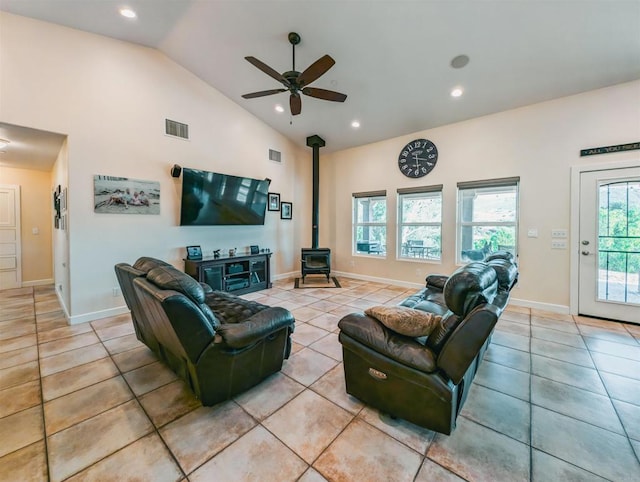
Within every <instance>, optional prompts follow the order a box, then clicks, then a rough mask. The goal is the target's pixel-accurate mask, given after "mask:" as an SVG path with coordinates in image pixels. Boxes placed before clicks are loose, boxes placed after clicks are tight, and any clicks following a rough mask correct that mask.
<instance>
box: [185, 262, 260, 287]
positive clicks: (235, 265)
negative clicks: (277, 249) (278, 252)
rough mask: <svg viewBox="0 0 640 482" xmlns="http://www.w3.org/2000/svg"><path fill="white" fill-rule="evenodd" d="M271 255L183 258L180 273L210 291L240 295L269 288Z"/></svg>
mask: <svg viewBox="0 0 640 482" xmlns="http://www.w3.org/2000/svg"><path fill="white" fill-rule="evenodd" d="M271 254H272V253H259V254H250V255H246V256H242V255H239V256H220V257H219V258H214V257H210V258H202V259H199V260H195V259H185V260H184V271H185V273H187V274H188V275H190V276H192V277H193V278H195V279H196V280H198V281H201V282H203V283H207V284H208V285H209V286H211V288H213V289H214V290H220V291H228V292H230V293H233V294H236V295H241V294H243V293H250V292H252V291H259V290H264V289H266V288H271V286H272V284H271Z"/></svg>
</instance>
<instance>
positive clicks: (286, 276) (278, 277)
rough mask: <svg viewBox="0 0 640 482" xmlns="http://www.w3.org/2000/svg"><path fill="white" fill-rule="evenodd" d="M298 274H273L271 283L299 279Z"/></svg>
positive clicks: (294, 272)
mask: <svg viewBox="0 0 640 482" xmlns="http://www.w3.org/2000/svg"><path fill="white" fill-rule="evenodd" d="M299 276H300V273H299V272H298V271H290V272H289V273H280V274H274V275H273V277H272V281H279V280H281V279H289V278H296V277H299Z"/></svg>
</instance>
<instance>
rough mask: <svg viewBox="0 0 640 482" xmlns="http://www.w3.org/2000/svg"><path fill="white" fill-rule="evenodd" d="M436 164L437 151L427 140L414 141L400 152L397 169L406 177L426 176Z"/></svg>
mask: <svg viewBox="0 0 640 482" xmlns="http://www.w3.org/2000/svg"><path fill="white" fill-rule="evenodd" d="M436 162H438V149H437V148H436V145H435V144H434V143H433V142H431V141H429V140H427V139H416V140H415V141H411V142H409V143H408V144H407V145H406V146H404V147H403V148H402V151H400V155H399V156H398V167H399V168H400V172H401V173H402V174H404V175H405V176H407V177H422V176H426V175H427V174H429V173H430V172H431V170H432V169H433V168H434V167H435V165H436Z"/></svg>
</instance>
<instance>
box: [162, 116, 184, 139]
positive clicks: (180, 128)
mask: <svg viewBox="0 0 640 482" xmlns="http://www.w3.org/2000/svg"><path fill="white" fill-rule="evenodd" d="M164 132H165V134H167V135H168V136H173V137H179V138H180V139H189V125H188V124H182V123H181V122H176V121H173V120H171V119H165V120H164Z"/></svg>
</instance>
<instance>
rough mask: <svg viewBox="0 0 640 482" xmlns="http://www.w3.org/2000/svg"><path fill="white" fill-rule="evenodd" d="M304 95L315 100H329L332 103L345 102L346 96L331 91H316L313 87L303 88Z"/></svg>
mask: <svg viewBox="0 0 640 482" xmlns="http://www.w3.org/2000/svg"><path fill="white" fill-rule="evenodd" d="M302 93H303V94H304V95H308V96H309V97H315V98H316V99H322V100H331V101H333V102H344V101H345V100H347V96H346V94H341V93H340V92H334V91H333V90H326V89H317V88H315V87H305V88H304V89H302Z"/></svg>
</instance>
